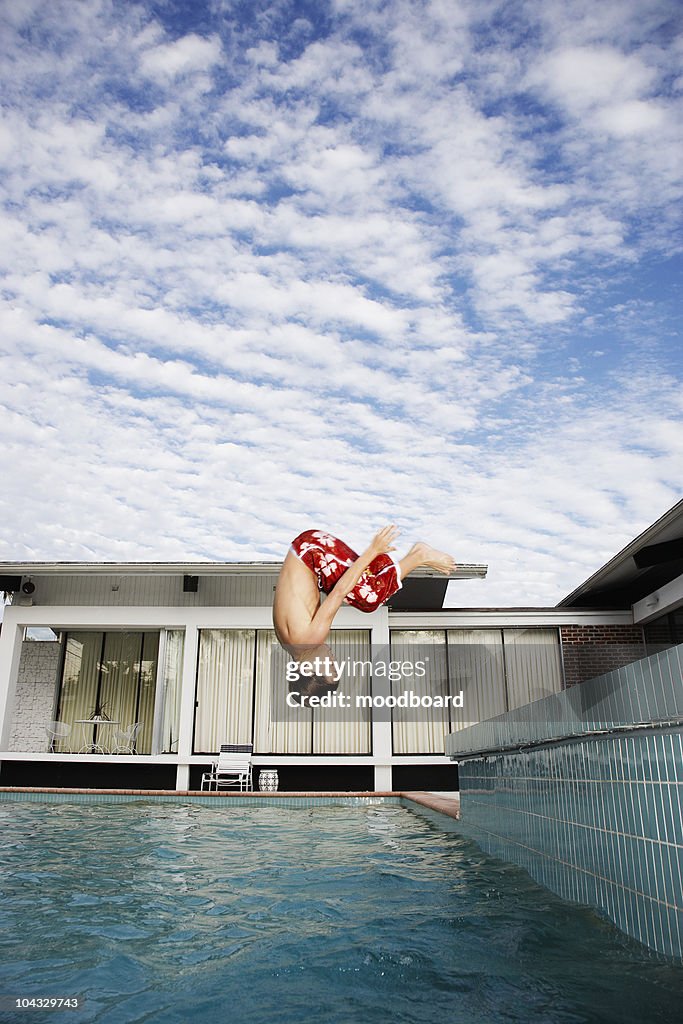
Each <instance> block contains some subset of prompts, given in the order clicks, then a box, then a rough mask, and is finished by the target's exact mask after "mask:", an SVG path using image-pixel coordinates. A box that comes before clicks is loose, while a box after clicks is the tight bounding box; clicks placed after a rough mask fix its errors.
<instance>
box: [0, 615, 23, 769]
mask: <svg viewBox="0 0 683 1024" xmlns="http://www.w3.org/2000/svg"><path fill="white" fill-rule="evenodd" d="M17 612H18V609H13V608H12V607H11V606H8V607H6V608H5V615H4V621H3V624H2V632H0V750H7V748H8V746H9V739H10V732H11V729H12V721H13V718H14V699H15V696H16V692H17V679H18V677H19V661H20V659H21V644H22V640H23V638H24V627H23V624H21V623H18V622H17V621H16V620H17Z"/></svg>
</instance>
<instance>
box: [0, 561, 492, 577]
mask: <svg viewBox="0 0 683 1024" xmlns="http://www.w3.org/2000/svg"><path fill="white" fill-rule="evenodd" d="M281 568H282V562H3V563H1V564H0V574H2V575H6V576H33V577H39V576H278V575H279V573H280V569H281ZM487 571H488V566H486V565H475V564H471V563H467V564H465V563H463V564H462V565H458V566H457V568H456V569H455V570H454V571H453V572H452V573H449V574H448V576H445V575H444V574H443V573H440V572H437V571H436V569H429V568H426V567H422V568H419V569H415V570H414V571H413V572H412V573H411V576H417V577H421V578H423V579H424V578H426V577H437V578H440V579H442V580H443V579H449V580H463V579H464V580H469V579H483V578H484V577H485V576H486V573H487Z"/></svg>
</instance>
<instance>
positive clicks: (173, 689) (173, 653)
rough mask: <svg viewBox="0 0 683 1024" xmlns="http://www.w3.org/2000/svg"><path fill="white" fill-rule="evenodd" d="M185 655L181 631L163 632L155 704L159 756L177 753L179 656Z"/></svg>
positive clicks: (180, 661)
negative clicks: (162, 653)
mask: <svg viewBox="0 0 683 1024" xmlns="http://www.w3.org/2000/svg"><path fill="white" fill-rule="evenodd" d="M184 653H185V631H184V630H183V629H167V630H166V632H165V636H164V656H163V665H162V666H161V679H160V685H159V691H158V694H157V701H158V702H159V703H160V705H161V706H160V709H159V717H160V723H159V733H158V750H157V751H156V753H159V754H176V753H177V752H178V732H179V729H180V697H181V683H182V677H183V655H184Z"/></svg>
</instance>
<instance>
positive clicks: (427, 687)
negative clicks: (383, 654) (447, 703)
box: [391, 629, 449, 754]
mask: <svg viewBox="0 0 683 1024" xmlns="http://www.w3.org/2000/svg"><path fill="white" fill-rule="evenodd" d="M391 658H392V660H397V661H402V662H406V661H407V662H410V663H411V664H412V665H416V663H418V662H419V663H424V669H425V674H424V675H423V676H417V675H415V674H413V675H412V676H404V677H403V678H402V679H401V681H400V682H398V683H392V693H393V694H394V695H396V696H398V695H399V694H400V693H402V692H404V691H406V690H412V691H413V693H415V694H417V695H418V696H419V697H422V696H425V697H426V696H429V697H436V696H437V695H439V696H441V697H445V696H446V695H447V693H448V667H447V664H446V635H445V633H444V631H443V630H442V629H434V630H432V629H410V630H392V632H391ZM448 732H449V711H448V708H433V707H432V708H425V707H420V708H394V709H393V711H392V735H393V749H394V754H442V753H443V752H444V749H445V737H446V734H447V733H448Z"/></svg>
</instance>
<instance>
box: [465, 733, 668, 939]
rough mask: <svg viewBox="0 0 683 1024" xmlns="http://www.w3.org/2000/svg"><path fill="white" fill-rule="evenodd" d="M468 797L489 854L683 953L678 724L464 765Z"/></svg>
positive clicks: (470, 821) (475, 834)
mask: <svg viewBox="0 0 683 1024" xmlns="http://www.w3.org/2000/svg"><path fill="white" fill-rule="evenodd" d="M460 800H461V821H460V825H461V827H462V828H463V830H464V831H466V832H467V833H469V834H470V835H471V836H472V838H475V839H476V840H477V842H478V843H479V845H480V846H481V847H482V848H483V849H484V850H485V851H486V852H488V853H491V854H494V855H495V856H498V857H501V858H503V859H505V860H509V861H511V862H513V863H515V864H518V865H520V866H521V867H523V868H525V869H526V870H527V871H528V872H529V874H530V875H531V876H532V877H533V878H535V879H536V880H537V881H538V882H540V883H541V884H543V885H545V886H547V887H548V888H549V889H551V890H553V892H556V893H558V894H559V895H561V896H563V897H565V898H567V899H571V900H575V901H578V902H580V903H585V904H589V905H591V906H593V907H596V908H597V909H599V910H600V911H602V912H603V913H604V914H606V915H607V916H608V917H609V918H610V919H611V920H612V921H614V922H615V924H616V925H617V926H618V927H619V928H621V929H622V930H623V931H624V932H626V933H627V934H628V935H631V936H633V937H634V938H636V939H638V940H639V941H641V942H643V943H645V944H646V945H647V946H649V947H650V948H651V949H653V950H657V951H658V952H660V953H664V954H667V955H669V956H674V957H676V958H680V957H683V731H682V730H681V728H680V727H678V728H668V729H651V730H646V731H636V732H633V733H621V734H617V735H614V736H607V737H605V736H599V737H587V738H583V739H580V740H579V739H576V740H570V741H567V742H564V743H558V744H553V745H549V746H545V747H538V748H536V749H532V750H527V751H520V752H514V753H513V752H510V753H505V754H495V755H491V756H488V757H481V758H473V759H470V760H467V761H461V763H460Z"/></svg>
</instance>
